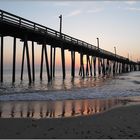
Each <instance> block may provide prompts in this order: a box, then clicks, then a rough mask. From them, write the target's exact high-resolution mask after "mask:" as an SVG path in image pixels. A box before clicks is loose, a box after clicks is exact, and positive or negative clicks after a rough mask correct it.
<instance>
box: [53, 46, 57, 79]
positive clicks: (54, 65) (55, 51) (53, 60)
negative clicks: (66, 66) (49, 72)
mask: <svg viewBox="0 0 140 140" xmlns="http://www.w3.org/2000/svg"><path fill="white" fill-rule="evenodd" d="M55 54H56V48H55V47H54V52H53V77H55Z"/></svg>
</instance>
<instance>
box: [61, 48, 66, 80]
mask: <svg viewBox="0 0 140 140" xmlns="http://www.w3.org/2000/svg"><path fill="white" fill-rule="evenodd" d="M61 59H62V73H63V79H65V77H66V72H65V50H64V48H63V46H62V48H61Z"/></svg>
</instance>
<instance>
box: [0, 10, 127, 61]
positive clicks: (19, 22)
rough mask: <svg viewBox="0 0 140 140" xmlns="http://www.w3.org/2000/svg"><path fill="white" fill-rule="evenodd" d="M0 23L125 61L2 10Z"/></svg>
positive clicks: (0, 11) (123, 58)
mask: <svg viewBox="0 0 140 140" xmlns="http://www.w3.org/2000/svg"><path fill="white" fill-rule="evenodd" d="M0 21H3V22H8V23H11V24H14V25H16V26H19V27H21V28H27V29H30V30H33V31H34V32H40V33H42V34H47V35H50V36H52V37H56V38H59V39H62V40H64V41H67V42H70V43H72V44H74V45H75V44H77V45H79V46H82V47H85V48H89V49H92V50H96V51H99V52H100V53H103V54H105V55H109V56H113V57H116V58H118V59H122V60H126V58H125V57H122V56H119V55H115V54H114V53H111V52H109V51H106V50H104V49H101V48H98V47H97V46H94V45H92V44H89V43H87V42H84V41H82V40H79V39H77V38H74V37H71V36H69V35H66V34H64V33H60V32H58V31H56V30H53V29H51V28H48V27H46V26H43V25H40V24H38V23H35V22H32V21H30V20H27V19H24V18H22V17H19V16H16V15H14V14H11V13H8V12H6V11H3V10H0Z"/></svg>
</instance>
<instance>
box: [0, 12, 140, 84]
mask: <svg viewBox="0 0 140 140" xmlns="http://www.w3.org/2000/svg"><path fill="white" fill-rule="evenodd" d="M6 36H10V37H13V72H12V82H13V83H14V82H15V73H16V71H15V70H16V47H17V46H16V40H17V39H20V40H21V41H22V42H23V52H22V64H21V80H23V70H24V59H25V56H26V59H27V70H28V79H29V83H32V82H34V81H35V59H34V57H35V56H34V51H35V49H34V43H35V42H36V43H37V44H39V45H41V46H42V53H41V63H40V80H42V73H43V62H44V61H45V63H46V72H47V77H48V82H50V81H51V80H52V78H53V77H55V58H56V53H57V52H56V48H57V47H58V48H60V49H61V56H60V57H61V61H62V74H63V79H65V77H66V69H65V61H66V60H65V50H68V51H70V52H71V76H72V77H73V78H74V77H75V61H76V60H75V53H76V52H78V53H79V54H80V68H79V75H80V76H81V77H83V78H84V77H86V76H96V75H97V73H96V72H97V69H98V75H103V76H105V75H109V74H111V71H112V72H113V74H114V75H115V74H120V73H125V72H131V71H137V70H140V62H134V61H131V60H129V59H128V58H125V57H122V56H120V55H117V54H116V53H115V54H114V53H111V52H109V51H106V50H103V49H101V48H100V47H99V39H98V38H97V46H95V45H92V44H89V43H87V42H84V41H82V40H79V39H76V38H74V37H71V36H69V35H66V34H64V33H62V32H61V31H56V30H53V29H50V28H48V27H45V26H43V25H40V24H38V23H35V22H32V21H29V20H27V19H24V18H22V17H19V16H16V15H13V14H11V13H8V12H6V11H2V10H0V37H1V40H0V41H1V42H0V44H1V46H0V82H3V57H4V56H3V55H4V54H3V49H4V37H6ZM29 41H31V42H32V58H31V59H30V55H29V43H28V42H29ZM47 45H50V46H51V47H50V50H51V51H50V59H48V52H47ZM44 56H45V59H44ZM84 56H86V59H87V62H86V63H87V64H86V68H85V67H84V63H83V57H84ZM49 60H50V62H49ZM31 61H32V65H31ZM96 64H98V66H97V65H96ZM112 65H113V67H112ZM31 70H32V71H31Z"/></svg>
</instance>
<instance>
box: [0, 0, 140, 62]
mask: <svg viewBox="0 0 140 140" xmlns="http://www.w3.org/2000/svg"><path fill="white" fill-rule="evenodd" d="M0 9H1V10H5V11H7V12H10V13H13V14H16V15H18V16H21V17H23V18H26V19H29V20H32V21H34V22H37V23H39V24H42V25H45V26H47V27H49V28H52V29H55V30H57V31H59V15H60V14H62V17H63V23H62V32H63V33H65V34H68V35H70V36H72V37H75V38H78V39H81V40H83V41H86V42H88V43H91V44H93V45H96V44H97V42H96V41H97V40H96V38H97V37H98V38H99V40H100V48H102V49H105V50H108V51H110V52H113V53H114V47H116V51H117V54H119V55H121V56H124V57H128V55H129V58H130V59H132V60H134V61H137V60H140V38H139V37H140V1H134V0H132V1H57V0H56V1H47V0H46V1H43V0H42V1H39V0H36V1H35V0H32V1H26V0H25V1H16V0H15V1H0ZM18 45H19V46H21V47H18V48H17V57H20V56H21V55H22V53H21V48H22V44H21V43H20V41H18ZM40 48H41V47H36V50H39V51H40V52H39V51H36V54H35V56H36V62H37V63H38V64H39V63H40V54H41V49H40ZM11 50H12V38H8V37H7V38H6V42H5V48H4V51H5V54H8V55H7V56H8V57H6V58H4V61H6V63H7V64H8V63H11V58H12V53H11V52H12V51H11ZM66 54H67V55H66V57H68V59H67V58H66V59H67V64H68V65H69V64H70V53H69V52H66ZM59 55H60V50H58V53H57V57H58V59H57V61H58V62H57V63H58V64H60V61H61V59H60V56H59ZM77 56H78V54H77ZM77 59H78V57H77ZM18 60H20V61H21V57H20V59H17V61H18ZM78 61H79V60H78ZM19 63H20V62H19Z"/></svg>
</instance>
